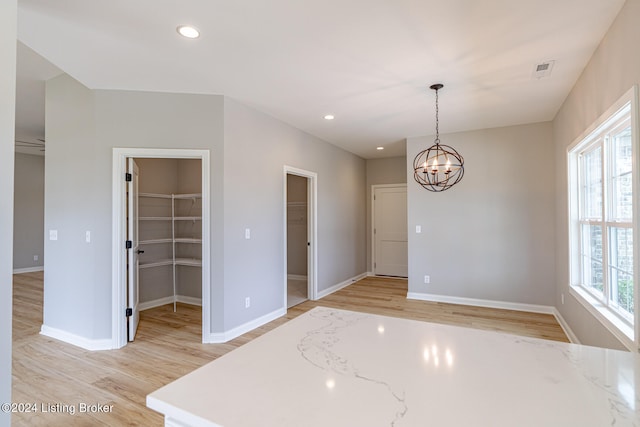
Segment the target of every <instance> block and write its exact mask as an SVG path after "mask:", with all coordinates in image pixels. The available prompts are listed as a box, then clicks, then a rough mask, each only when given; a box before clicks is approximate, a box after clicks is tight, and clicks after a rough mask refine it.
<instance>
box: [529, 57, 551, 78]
mask: <svg viewBox="0 0 640 427" xmlns="http://www.w3.org/2000/svg"><path fill="white" fill-rule="evenodd" d="M555 63H556V61H544V62H541V63H540V64H536V65H535V67H533V78H534V79H541V78H543V77H548V76H549V75H550V74H551V70H553V64H555Z"/></svg>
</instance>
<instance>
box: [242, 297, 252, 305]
mask: <svg viewBox="0 0 640 427" xmlns="http://www.w3.org/2000/svg"><path fill="white" fill-rule="evenodd" d="M249 307H251V298H250V297H246V298H245V299H244V308H249Z"/></svg>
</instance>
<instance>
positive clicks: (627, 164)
mask: <svg viewBox="0 0 640 427" xmlns="http://www.w3.org/2000/svg"><path fill="white" fill-rule="evenodd" d="M631 154H632V152H631V127H630V126H629V127H628V128H626V129H624V130H623V131H622V132H619V133H617V134H615V135H613V137H612V138H611V180H612V182H611V190H612V195H611V196H612V197H611V198H612V200H611V215H612V220H618V221H624V220H631V217H632V211H633V208H632V204H631V195H632V191H631V190H632V186H631V182H632V181H631V170H632V157H631Z"/></svg>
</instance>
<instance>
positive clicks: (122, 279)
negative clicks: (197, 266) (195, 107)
mask: <svg viewBox="0 0 640 427" xmlns="http://www.w3.org/2000/svg"><path fill="white" fill-rule="evenodd" d="M129 157H134V158H147V159H154V158H155V159H158V158H159V159H199V160H200V161H201V167H202V183H201V191H202V342H203V343H205V342H209V341H208V337H209V336H210V335H211V233H210V224H211V213H210V207H211V203H210V196H211V195H210V184H209V183H210V176H211V169H210V161H209V150H187V149H153V148H113V162H112V203H111V205H112V213H111V217H112V230H113V233H112V244H111V265H112V270H111V281H112V295H111V301H112V302H111V308H112V309H111V311H112V314H111V337H112V341H113V344H112V347H113V348H121V347H124V346H125V345H127V322H126V317H125V309H126V306H127V281H126V273H127V269H126V265H127V263H126V257H127V252H126V250H124V244H125V243H124V242H125V240H126V233H127V227H126V215H125V197H126V191H125V185H123V183H124V182H125V181H124V176H125V173H126V170H127V168H126V162H127V158H129Z"/></svg>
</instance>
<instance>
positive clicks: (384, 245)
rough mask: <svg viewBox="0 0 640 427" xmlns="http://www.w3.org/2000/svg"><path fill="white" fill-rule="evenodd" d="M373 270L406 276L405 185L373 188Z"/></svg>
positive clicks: (383, 274) (378, 272) (388, 274)
mask: <svg viewBox="0 0 640 427" xmlns="http://www.w3.org/2000/svg"><path fill="white" fill-rule="evenodd" d="M373 242H374V247H373V256H374V259H373V272H374V274H377V275H382V276H399V277H407V276H408V270H409V269H408V264H409V263H408V251H407V186H406V185H402V186H393V187H391V186H384V187H374V192H373Z"/></svg>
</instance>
